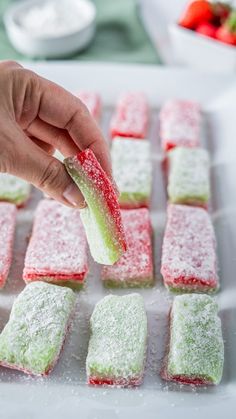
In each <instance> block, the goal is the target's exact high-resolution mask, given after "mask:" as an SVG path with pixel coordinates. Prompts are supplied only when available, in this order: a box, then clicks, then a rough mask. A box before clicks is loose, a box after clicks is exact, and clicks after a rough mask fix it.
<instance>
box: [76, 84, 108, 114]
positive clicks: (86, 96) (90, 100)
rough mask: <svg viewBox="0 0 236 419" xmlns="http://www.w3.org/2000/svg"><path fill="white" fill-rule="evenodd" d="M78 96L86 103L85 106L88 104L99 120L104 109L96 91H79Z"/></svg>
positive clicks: (90, 110)
mask: <svg viewBox="0 0 236 419" xmlns="http://www.w3.org/2000/svg"><path fill="white" fill-rule="evenodd" d="M77 96H78V97H79V99H80V100H81V101H82V102H83V103H84V104H85V106H87V108H88V110H89V112H90V113H91V115H92V116H93V117H94V118H95V119H96V120H97V121H98V120H99V118H100V116H101V110H102V109H101V108H102V103H101V98H100V96H99V95H98V94H97V93H95V92H89V91H86V90H82V91H80V92H78V94H77Z"/></svg>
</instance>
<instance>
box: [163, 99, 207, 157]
mask: <svg viewBox="0 0 236 419" xmlns="http://www.w3.org/2000/svg"><path fill="white" fill-rule="evenodd" d="M200 123H201V115H200V106H199V104H198V103H196V102H192V101H187V100H179V99H172V100H168V101H167V102H166V103H165V104H164V105H163V107H162V109H161V112H160V137H161V143H162V148H163V150H164V151H168V150H170V149H171V148H174V147H177V146H178V147H179V146H184V147H199V146H200Z"/></svg>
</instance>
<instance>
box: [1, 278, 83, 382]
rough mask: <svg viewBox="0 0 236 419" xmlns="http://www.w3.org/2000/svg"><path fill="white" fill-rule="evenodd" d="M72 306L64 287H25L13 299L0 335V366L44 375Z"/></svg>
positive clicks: (58, 347)
mask: <svg viewBox="0 0 236 419" xmlns="http://www.w3.org/2000/svg"><path fill="white" fill-rule="evenodd" d="M74 305H75V294H74V293H73V291H71V290H70V289H68V288H62V287H57V286H55V285H50V284H46V283H43V282H35V283H32V284H29V285H27V286H26V288H25V289H24V290H23V291H22V293H21V294H20V295H19V296H18V297H17V298H16V300H15V302H14V304H13V308H12V311H11V315H10V319H9V321H8V323H7V325H6V326H5V328H4V329H3V331H2V333H1V335H0V364H2V365H3V366H9V367H12V368H15V369H20V370H23V371H25V372H28V373H32V374H36V375H41V374H42V375H44V374H46V373H48V372H49V370H51V368H52V367H53V365H54V364H55V362H56V360H57V358H58V356H59V354H60V351H61V348H62V344H63V341H64V338H65V333H66V331H67V327H68V322H69V319H70V317H71V314H72V311H73V308H74Z"/></svg>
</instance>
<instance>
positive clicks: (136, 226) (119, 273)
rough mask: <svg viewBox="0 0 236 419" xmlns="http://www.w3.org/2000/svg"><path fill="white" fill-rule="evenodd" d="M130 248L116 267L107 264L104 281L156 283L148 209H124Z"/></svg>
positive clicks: (141, 283) (129, 283) (125, 226)
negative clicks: (154, 280) (154, 281)
mask: <svg viewBox="0 0 236 419" xmlns="http://www.w3.org/2000/svg"><path fill="white" fill-rule="evenodd" d="M121 214H122V220H123V224H124V229H125V236H126V240H127V251H126V252H125V253H124V254H123V256H122V257H121V258H120V259H119V261H118V262H116V263H115V264H114V265H113V266H104V267H103V269H102V280H103V281H105V282H106V281H111V282H114V283H115V284H116V285H118V286H119V285H120V286H122V285H126V286H132V285H134V286H142V285H147V284H151V283H152V282H153V262H152V242H151V221H150V216H149V211H148V210H147V209H146V208H140V209H135V210H122V211H121Z"/></svg>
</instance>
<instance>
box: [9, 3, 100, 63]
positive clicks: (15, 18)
mask: <svg viewBox="0 0 236 419" xmlns="http://www.w3.org/2000/svg"><path fill="white" fill-rule="evenodd" d="M46 1H47V0H22V1H20V2H17V3H14V4H13V5H11V6H10V7H9V8H8V10H7V11H6V13H5V15H4V24H5V27H6V31H7V34H8V37H9V39H10V41H11V43H12V45H13V46H14V47H15V49H16V50H18V51H19V52H20V53H22V54H24V55H26V56H29V57H43V58H59V57H65V56H68V55H71V54H73V53H75V52H76V51H80V50H82V49H84V48H85V47H86V46H87V45H88V44H89V43H90V41H91V40H92V38H93V36H94V34H95V28H96V25H95V20H96V8H95V6H94V4H93V3H92V2H91V1H90V0H76V2H77V6H78V4H79V5H80V4H82V6H83V8H84V9H86V13H87V18H86V21H85V22H83V24H82V25H80V27H79V25H78V29H75V28H73V29H72V30H71V31H70V30H68V31H67V32H66V33H64V34H63V33H61V34H57V33H54V34H53V33H52V34H50V35H49V34H46V33H45V35H44V34H43V33H41V34H37V33H32V32H33V31H29V30H27V29H26V28H25V27H24V26H22V25H21V24H20V22H19V15H22V14H24V13H25V12H26V11H27V10H28V8H29V7H32V5H36V6H37V5H42V2H46ZM70 1H71V3H73V1H72V0H70Z"/></svg>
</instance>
